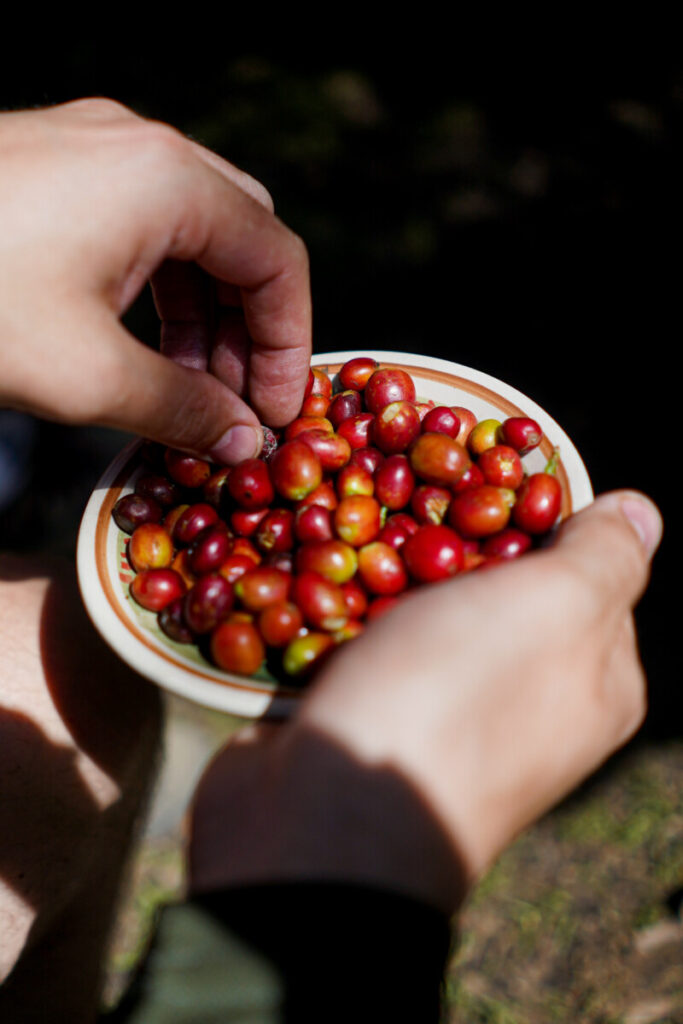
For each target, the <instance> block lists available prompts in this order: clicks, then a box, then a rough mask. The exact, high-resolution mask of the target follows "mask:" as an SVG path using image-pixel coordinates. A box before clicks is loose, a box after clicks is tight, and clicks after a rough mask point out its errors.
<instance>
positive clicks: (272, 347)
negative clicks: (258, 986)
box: [0, 100, 661, 1024]
mask: <svg viewBox="0 0 683 1024" xmlns="http://www.w3.org/2000/svg"><path fill="white" fill-rule="evenodd" d="M0 215H1V218H2V224H3V231H2V233H0V339H1V346H0V402H1V403H2V404H5V405H10V406H14V407H16V408H21V409H27V410H29V411H31V412H33V413H35V414H37V415H41V416H45V417H48V418H52V419H56V420H64V421H68V422H72V423H100V424H108V425H112V426H116V427H122V428H124V429H129V430H133V431H136V432H139V433H142V434H144V435H146V436H148V437H151V438H154V439H157V440H160V441H162V442H164V443H166V444H170V445H173V446H176V447H180V448H183V449H186V450H189V451H192V452H198V453H200V452H201V453H203V452H208V453H209V454H211V455H212V456H213V457H214V458H216V459H219V460H222V461H225V462H228V463H229V462H235V461H239V460H241V459H242V458H245V457H250V456H252V455H254V454H255V453H256V451H257V448H258V446H259V444H260V440H259V438H258V436H257V434H255V433H254V428H255V427H257V426H258V420H259V418H260V419H262V420H265V421H267V422H270V423H272V424H273V425H281V424H284V423H286V422H287V421H288V420H290V419H292V418H293V417H294V416H295V415H296V413H297V411H298V408H299V405H300V402H301V396H302V394H303V390H304V386H305V382H306V376H307V368H308V362H309V353H310V298H309V286H308V272H307V261H306V256H305V250H304V248H303V245H302V243H301V241H300V240H299V239H298V238H296V236H295V235H293V234H292V233H291V232H290V231H289V230H288V229H287V228H285V227H284V225H282V224H281V223H280V222H279V221H278V220H277V219H276V218H275V217H274V216H273V214H272V208H271V203H270V200H269V197H268V196H267V194H266V193H265V192H264V190H263V189H262V188H261V186H259V185H258V184H257V183H255V182H253V181H252V180H251V179H250V178H248V177H247V176H245V175H244V174H242V173H241V172H240V171H238V170H237V169H236V168H234V167H232V166H231V165H230V164H228V163H226V162H225V161H223V160H222V159H221V158H220V157H218V156H216V155H215V154H211V153H209V152H208V151H206V150H204V149H202V147H200V146H197V145H196V144H195V143H192V142H189V141H188V140H187V139H184V138H183V137H182V136H181V135H179V134H178V133H177V132H175V131H174V130H173V129H171V128H169V127H168V126H165V125H159V124H156V123H154V122H150V121H146V120H144V119H142V118H139V117H137V116H136V115H135V114H133V113H132V112H130V111H128V110H126V109H125V108H123V107H121V106H119V105H118V104H115V103H112V102H111V101H107V100H88V101H81V102H78V103H74V104H67V105H64V106H62V107H56V108H53V109H52V110H46V111H32V112H30V113H13V114H3V115H0ZM150 277H152V278H153V282H154V288H155V295H156V301H157V306H158V309H159V313H160V317H161V320H162V352H161V353H157V352H153V351H152V350H150V349H148V348H147V347H145V346H143V345H141V344H139V343H138V341H137V340H136V339H135V338H133V337H131V336H130V335H129V334H128V333H127V332H126V331H125V330H124V328H123V327H122V326H121V323H120V319H119V318H120V315H121V313H122V312H123V311H124V310H125V309H126V308H127V307H128V306H129V305H130V303H131V302H132V301H133V299H134V297H135V296H136V295H137V294H138V292H139V291H140V289H141V288H142V286H143V284H144V282H145V281H146V280H147V279H148V278H150ZM83 381H87V387H83ZM244 398H248V399H249V402H250V404H251V405H253V407H254V408H255V409H256V411H257V413H258V415H256V414H255V413H254V412H252V411H251V409H249V408H248V407H247V405H246V404H245V402H244V401H243V399H244ZM240 427H244V428H246V432H245V431H242V430H236V429H235V428H240ZM231 430H232V431H233V433H232V434H231V433H230V431H231ZM660 533H661V520H660V518H659V514H658V512H657V510H656V509H655V508H654V506H653V505H652V504H651V503H650V502H649V501H648V500H647V499H646V498H645V497H644V496H642V495H637V494H634V493H631V492H620V493H615V494H612V495H607V496H604V497H603V498H601V499H598V501H596V502H595V504H594V505H593V506H592V507H591V508H590V509H588V510H586V511H585V512H582V513H581V514H580V515H579V516H577V517H576V518H575V519H574V520H572V521H571V522H570V523H567V524H566V525H565V526H564V527H563V528H562V530H561V533H560V535H559V537H558V540H557V543H556V544H555V546H554V547H553V548H549V549H546V550H543V551H539V552H537V553H535V554H534V555H530V556H527V558H525V559H523V560H521V561H520V562H513V563H509V564H506V565H504V566H501V567H498V568H496V569H495V570H493V571H491V572H488V573H484V574H481V575H477V574H472V575H470V576H467V577H465V578H463V579H461V580H454V581H447V582H444V583H442V584H439V585H437V586H434V587H432V588H429V589H425V590H424V591H422V592H419V593H415V594H413V595H411V596H410V597H408V598H406V599H405V602H403V601H401V602H399V604H398V605H397V607H396V608H395V609H393V610H392V611H391V612H389V613H387V614H386V615H384V616H383V617H381V618H379V619H377V620H376V621H375V622H373V623H372V624H371V625H370V626H369V627H368V629H367V630H366V631H365V633H364V634H363V635H362V636H361V637H359V638H358V639H356V640H355V641H354V643H353V644H349V645H345V646H344V647H342V648H340V649H339V650H338V651H337V652H336V654H335V656H334V657H333V658H331V659H330V661H329V663H328V664H327V665H326V667H325V669H324V671H323V672H321V675H320V678H319V679H318V681H317V683H316V685H315V686H314V687H313V688H312V690H311V692H310V694H309V696H308V697H307V699H306V700H305V701H304V703H303V705H302V708H301V712H300V714H299V715H298V716H297V717H296V719H295V720H293V721H292V722H290V723H287V724H283V725H277V726H273V725H271V726H268V727H255V728H252V729H247V730H245V731H244V732H243V733H241V734H240V736H239V738H238V740H237V742H236V743H234V744H232V745H230V746H229V747H228V748H227V749H226V750H225V751H223V752H222V753H221V754H220V755H219V756H218V757H217V759H216V760H215V761H214V762H213V763H212V765H211V766H210V768H209V770H208V771H207V773H206V775H205V777H204V779H203V781H202V783H201V785H200V787H199V790H198V793H197V796H196V800H195V802H194V809H193V816H192V821H191V832H190V881H191V885H192V887H193V888H194V889H195V890H196V891H206V890H208V889H211V888H212V887H214V886H224V885H230V884H235V883H241V882H248V881H260V880H264V879H278V878H285V879H297V878H315V877H318V878H328V879H337V880H347V881H361V882H371V883H372V884H376V885H379V886H381V887H383V888H387V887H388V888H394V889H398V890H399V891H405V892H408V893H410V894H412V895H417V896H418V897H420V898H423V899H425V900H427V901H429V902H430V903H432V904H434V905H435V906H438V907H440V908H441V909H443V910H444V911H446V912H448V913H450V912H452V911H453V910H454V909H456V908H457V907H458V906H459V905H460V902H461V901H462V899H463V896H464V894H465V892H466V891H467V887H468V885H469V884H470V882H471V881H472V879H474V878H475V877H476V876H477V875H478V874H479V873H481V871H482V870H484V868H485V867H486V866H487V865H488V864H489V863H490V861H491V860H492V858H494V857H495V856H496V855H497V853H498V852H499V851H500V850H501V849H502V848H503V847H504V846H505V845H506V844H507V843H508V842H509V841H510V840H511V839H512V838H513V836H514V835H516V834H517V832H518V831H519V830H520V829H522V828H524V827H525V826H526V825H528V824H529V823H530V822H531V821H533V820H534V819H535V818H536V817H537V816H538V815H539V814H542V813H543V812H544V811H545V810H546V809H547V808H548V807H550V806H552V804H553V803H555V802H556V801H557V800H559V799H560V798H561V797H562V796H563V795H564V794H565V793H567V792H568V791H569V790H570V789H571V788H572V787H573V786H575V785H576V784H577V782H579V781H580V780H581V779H583V778H584V777H585V776H586V775H587V774H588V773H589V772H591V771H592V770H593V769H594V768H595V767H596V766H597V765H599V764H600V763H601V762H602V761H603V760H604V759H605V758H606V757H608V756H609V754H610V753H611V752H612V751H614V750H615V749H616V748H617V747H619V746H620V745H621V744H623V743H624V742H625V741H626V740H627V739H628V737H629V736H630V735H632V733H633V732H634V731H635V729H637V727H638V725H639V723H640V721H641V720H642V716H643V713H644V708H645V696H644V679H643V675H642V670H641V668H640V664H639V661H638V657H637V651H636V646H635V641H634V636H633V626H632V620H631V609H632V606H633V604H634V603H635V601H636V600H637V598H638V596H639V595H640V593H641V592H642V590H643V588H644V586H645V583H646V579H647V574H648V568H649V560H650V558H651V556H652V554H653V552H654V550H655V549H656V547H657V544H658V541H659V536H660ZM482 609H485V615H482ZM0 611H1V614H0V667H1V669H2V672H1V675H0V678H2V687H1V688H0V791H2V794H3V801H2V804H1V805H0V813H3V812H4V814H5V817H6V820H5V821H4V823H3V824H4V827H3V828H2V830H1V833H0V834H2V837H3V838H2V843H1V844H0V922H1V926H0V969H1V971H2V975H6V976H8V981H7V984H6V985H5V987H4V988H3V989H2V991H1V992H0V1017H2V1018H3V1019H5V1017H6V1018H7V1019H8V1020H19V1019H21V1020H25V1021H31V1020H42V1019H44V1018H45V1013H46V1012H47V1011H46V1007H47V1008H48V1009H49V1014H50V1019H51V1020H53V1021H55V1022H60V1021H65V1022H66V1021H68V1022H69V1024H80V1022H81V1021H83V1022H86V1021H90V1020H92V1019H93V1017H94V1013H95V1007H96V1005H97V998H98V991H99V985H100V972H101V961H102V955H103V951H104V949H105V947H106V939H107V934H108V930H109V926H110V923H111V919H112V914H113V911H114V908H115V903H116V894H117V891H118V885H119V882H120V877H121V873H122V870H123V867H124V864H125V860H126V854H127V851H128V849H129V846H130V843H131V841H132V838H133V837H134V831H135V830H134V824H135V821H136V819H137V817H138V815H139V814H140V810H141V808H142V807H143V805H144V801H145V796H146V793H147V788H148V784H149V780H150V779H151V777H152V775H153V770H154V754H155V750H156V744H157V740H158V734H159V714H158V712H159V708H158V700H157V697H158V695H157V693H156V691H155V690H153V689H152V688H151V687H148V686H147V685H146V684H145V683H143V682H142V681H141V680H140V679H138V678H137V677H135V676H134V674H133V673H131V672H130V671H129V670H128V669H126V668H125V667H124V666H122V665H121V663H120V662H119V661H118V660H117V659H116V658H115V656H114V655H112V654H111V653H110V652H109V651H108V649H107V648H106V647H105V646H104V645H103V644H102V643H101V642H100V641H99V639H98V638H97V636H96V635H95V633H94V631H93V629H92V627H91V626H90V625H89V623H88V621H87V619H86V617H85V615H84V612H83V610H82V606H81V604H80V601H79V599H78V596H77V592H76V590H75V586H74V580H73V574H72V572H71V570H70V569H66V568H65V567H60V566H56V565H50V566H46V565H45V564H43V563H42V562H26V561H25V560H21V561H19V560H17V559H14V558H12V557H11V556H1V557H0ZM492 631H493V632H494V633H495V639H496V642H495V643H491V642H490V638H491V633H492ZM74 638H77V640H78V642H77V643H76V642H74ZM75 835H77V836H78V840H79V841H78V843H76V844H75V843H74V836H75ZM2 975H0V976H2Z"/></svg>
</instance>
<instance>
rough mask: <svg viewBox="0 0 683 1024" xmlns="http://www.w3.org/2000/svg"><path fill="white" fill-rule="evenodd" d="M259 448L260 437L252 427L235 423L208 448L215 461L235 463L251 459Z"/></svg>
mask: <svg viewBox="0 0 683 1024" xmlns="http://www.w3.org/2000/svg"><path fill="white" fill-rule="evenodd" d="M260 450H261V437H260V436H259V435H258V434H257V433H256V431H255V430H254V428H253V427H247V426H246V425H245V424H244V423H237V424H236V425H235V426H234V427H230V429H229V430H226V432H225V433H224V434H223V436H222V437H221V438H220V439H219V440H218V441H216V443H215V445H213V447H212V448H210V449H209V455H210V456H211V458H213V459H215V460H216V461H217V462H225V463H227V464H229V465H233V466H234V465H237V463H238V462H242V461H243V460H244V459H253V458H254V457H255V456H256V455H258V453H259V452H260Z"/></svg>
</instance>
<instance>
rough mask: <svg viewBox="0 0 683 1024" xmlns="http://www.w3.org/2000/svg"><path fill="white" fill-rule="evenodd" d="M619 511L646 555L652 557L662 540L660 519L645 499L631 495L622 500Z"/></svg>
mask: <svg viewBox="0 0 683 1024" xmlns="http://www.w3.org/2000/svg"><path fill="white" fill-rule="evenodd" d="M621 511H622V512H623V514H624V515H625V516H626V518H627V519H628V521H629V523H630V524H631V526H632V527H633V529H634V530H635V531H636V533H637V534H638V536H639V537H640V539H641V541H642V544H643V547H644V548H645V550H646V551H647V553H648V555H650V556H652V555H654V553H655V551H656V550H657V548H658V547H659V542H660V540H661V539H662V517H661V516H660V514H659V510H658V509H657V508H656V506H655V505H653V504H652V502H651V501H649V500H648V499H647V498H645V497H643V496H641V495H633V496H629V497H628V498H622V500H621Z"/></svg>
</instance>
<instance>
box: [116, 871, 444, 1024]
mask: <svg viewBox="0 0 683 1024" xmlns="http://www.w3.org/2000/svg"><path fill="white" fill-rule="evenodd" d="M450 937H451V933H450V926H449V922H448V920H447V918H445V917H444V916H442V915H441V914H440V913H439V912H438V911H437V910H435V909H433V908H432V907H429V906H426V905H425V904H422V903H420V902H418V901H416V900H413V899H411V898H409V897H407V896H402V895H398V894H396V893H390V892H382V891H377V890H374V889H370V888H364V887H362V886H352V885H342V884H328V883H315V882H307V883H291V884H268V885H261V886H250V887H246V888H243V889H231V890H223V891H220V892H216V893H212V894H210V895H204V896H201V897H195V898H194V899H193V900H191V901H189V902H188V903H186V904H179V905H176V906H171V907H167V908H166V909H165V910H164V912H163V914H162V917H161V920H160V925H159V929H158V932H157V938H156V941H155V944H154V946H153V948H152V950H151V952H150V955H149V957H148V960H147V963H146V966H145V970H144V972H143V974H142V976H141V979H140V984H139V985H138V986H137V991H136V993H135V997H134V998H131V1000H130V1001H129V1005H128V1007H126V1009H125V1011H124V1008H123V1007H122V1008H121V1010H120V1013H119V1014H117V1015H116V1016H115V1017H110V1018H103V1020H108V1021H111V1022H112V1024H113V1022H114V1021H116V1022H117V1024H118V1022H119V1021H121V1022H123V1021H125V1022H126V1024H142V1022H143V1021H144V1024H189V1022H190V1021H202V1024H213V1022H216V1024H217V1022H219V1021H220V1022H221V1024H233V1022H234V1024H237V1022H239V1024H285V1022H286V1024H293V1022H296V1024H306V1022H308V1021H316V1024H319V1022H321V1021H325V1022H326V1024H330V1022H336V1021H344V1022H345V1024H348V1022H349V1021H358V1022H359V1024H364V1022H368V1024H375V1022H380V1021H393V1020H396V1021H399V1020H400V1021H406V1022H409V1024H410V1022H413V1021H414V1022H415V1024H431V1022H437V1021H438V1020H439V1007H440V989H441V982H442V977H443V971H444V968H445V965H446V962H447V959H448V955H449V951H450Z"/></svg>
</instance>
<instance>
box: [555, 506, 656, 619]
mask: <svg viewBox="0 0 683 1024" xmlns="http://www.w3.org/2000/svg"><path fill="white" fill-rule="evenodd" d="M662 528H663V526H662V518H661V515H660V513H659V510H658V508H657V507H656V505H655V504H654V503H653V502H652V501H651V500H650V499H649V498H647V497H646V496H645V495H644V494H641V493H640V492H639V491H612V492H610V493H609V494H603V495H601V496H600V497H598V498H596V499H595V501H594V502H593V504H592V505H589V506H588V508H585V509H583V510H582V511H581V512H578V513H577V514H576V515H574V516H572V517H571V518H570V519H568V520H566V522H565V523H563V525H562V526H561V528H560V530H559V531H558V535H557V541H556V543H555V545H554V547H553V549H552V550H553V553H556V554H557V555H560V556H563V557H564V558H565V559H567V560H570V561H571V565H572V567H573V568H574V570H577V571H578V572H579V573H580V574H581V575H582V576H583V577H584V579H585V580H586V581H587V582H588V583H589V584H590V585H591V589H592V591H593V592H594V593H595V594H596V595H597V597H598V599H599V600H600V601H602V602H604V601H613V602H614V603H615V604H619V605H621V606H622V607H626V606H631V605H633V604H635V602H636V601H637V600H638V598H639V597H640V596H641V594H642V592H643V590H644V589H645V586H646V584H647V580H648V576H649V570H650V562H651V559H652V557H653V555H654V553H655V551H656V550H657V547H658V546H659V542H660V540H661V537H662Z"/></svg>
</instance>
